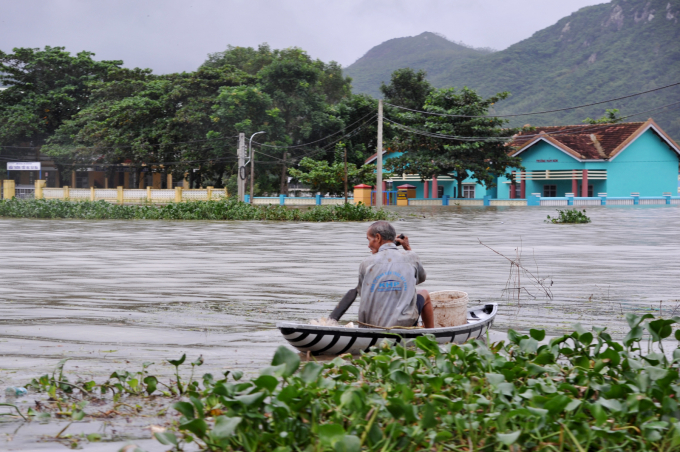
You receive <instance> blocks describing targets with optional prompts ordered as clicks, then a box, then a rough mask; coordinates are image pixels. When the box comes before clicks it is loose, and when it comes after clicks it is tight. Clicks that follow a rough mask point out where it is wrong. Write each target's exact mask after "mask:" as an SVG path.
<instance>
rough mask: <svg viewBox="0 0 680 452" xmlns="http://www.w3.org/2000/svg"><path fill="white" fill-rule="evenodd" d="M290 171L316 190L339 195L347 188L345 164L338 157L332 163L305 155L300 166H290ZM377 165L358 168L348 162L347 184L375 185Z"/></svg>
mask: <svg viewBox="0 0 680 452" xmlns="http://www.w3.org/2000/svg"><path fill="white" fill-rule="evenodd" d="M288 173H289V174H290V175H291V176H292V177H294V178H295V179H297V180H299V181H300V182H302V183H303V184H304V185H307V186H308V187H310V188H311V189H312V191H314V192H319V193H321V194H326V193H328V194H330V195H331V196H337V195H340V194H343V193H344V189H345V164H344V162H343V161H342V160H341V159H340V158H338V159H337V160H336V161H335V162H333V163H332V164H329V163H328V162H327V161H326V160H313V159H311V158H309V157H305V158H303V159H302V160H301V161H300V165H299V168H290V169H289V170H288ZM375 181H376V175H375V165H364V166H362V167H360V168H358V167H357V166H356V165H355V164H354V163H348V164H347V186H348V189H349V190H351V189H352V187H353V186H354V185H357V184H368V185H375Z"/></svg>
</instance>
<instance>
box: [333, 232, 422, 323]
mask: <svg viewBox="0 0 680 452" xmlns="http://www.w3.org/2000/svg"><path fill="white" fill-rule="evenodd" d="M366 238H367V239H368V248H369V249H370V250H371V254H372V255H371V256H369V257H367V258H366V259H364V261H363V262H362V263H361V266H360V267H359V284H358V285H357V288H356V289H352V290H350V291H349V292H348V293H347V295H345V297H344V298H343V299H342V301H340V303H339V304H338V307H337V308H336V310H335V311H333V313H332V314H331V316H330V318H331V319H335V320H338V319H339V318H340V316H342V314H343V313H344V312H345V311H346V310H347V308H349V306H350V304H351V303H352V302H353V301H354V299H355V298H356V296H357V295H359V296H361V304H360V305H359V322H360V324H362V326H367V327H370V326H378V327H392V326H406V327H412V326H417V325H418V318H419V317H422V319H423V325H424V327H425V328H434V314H433V312H432V302H431V301H430V294H429V293H428V292H427V290H417V289H416V284H420V283H422V282H424V281H425V278H426V277H427V275H426V273H425V269H423V266H422V265H421V263H420V259H419V258H418V255H417V254H416V253H415V252H413V251H411V245H410V244H409V241H408V237H406V236H404V235H400V236H399V237H397V233H396V231H395V230H394V227H392V225H391V224H390V223H389V222H387V221H377V222H375V223H373V224H372V225H371V226H370V227H369V228H368V232H367V233H366ZM398 245H401V246H402V247H403V248H404V249H403V250H400V249H399V248H398Z"/></svg>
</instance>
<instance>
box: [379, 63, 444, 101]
mask: <svg viewBox="0 0 680 452" xmlns="http://www.w3.org/2000/svg"><path fill="white" fill-rule="evenodd" d="M425 77H427V72H425V71H423V70H422V69H421V70H419V71H418V72H416V71H414V70H413V69H411V68H408V67H407V68H403V69H397V70H396V71H394V72H393V73H392V76H391V77H390V83H389V84H388V85H385V83H381V84H380V92H382V94H383V96H384V97H385V101H386V102H389V103H391V104H394V105H398V106H400V107H406V108H411V109H413V110H421V109H422V108H423V105H425V100H426V99H427V96H429V95H430V93H432V91H434V87H433V86H432V85H431V84H430V82H428V81H427V79H426V78H425Z"/></svg>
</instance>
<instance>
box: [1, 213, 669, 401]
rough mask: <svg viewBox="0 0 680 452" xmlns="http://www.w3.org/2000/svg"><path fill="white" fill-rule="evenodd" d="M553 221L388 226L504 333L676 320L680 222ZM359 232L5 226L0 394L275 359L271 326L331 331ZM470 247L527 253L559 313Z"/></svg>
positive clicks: (651, 218)
mask: <svg viewBox="0 0 680 452" xmlns="http://www.w3.org/2000/svg"><path fill="white" fill-rule="evenodd" d="M552 211H553V209H550V208H497V209H493V208H486V209H476V208H458V209H456V208H451V209H450V210H446V211H443V210H436V211H435V210H423V211H422V214H418V215H406V214H404V212H403V211H398V212H400V213H399V214H400V215H403V216H404V218H403V219H404V220H405V221H398V222H395V226H396V227H397V230H398V232H399V233H405V234H407V235H408V236H409V237H410V241H411V243H412V246H413V248H414V250H415V251H417V252H418V254H419V255H420V257H421V260H422V261H423V264H424V266H425V269H426V270H427V274H428V280H427V282H426V283H424V284H423V286H422V287H424V288H426V289H429V290H442V289H460V290H464V291H466V292H468V293H469V294H470V299H471V301H472V302H475V301H477V300H479V301H480V302H498V303H501V305H502V308H501V314H500V317H499V319H498V320H497V322H496V324H495V328H497V329H499V330H505V329H508V328H514V329H518V330H527V329H529V328H546V329H547V330H548V331H549V334H553V335H555V334H560V333H561V332H562V331H564V330H565V329H568V328H570V326H571V325H572V324H573V323H576V322H580V323H583V324H587V325H592V324H597V325H607V326H608V327H609V328H610V329H611V330H612V331H613V332H614V333H616V335H619V336H620V335H621V333H622V332H623V331H624V329H625V327H624V324H625V321H624V319H623V314H624V313H626V312H633V311H635V312H652V313H655V314H658V313H659V309H661V311H662V314H664V315H670V314H671V312H672V311H674V309H676V308H677V312H676V313H677V314H680V295H678V294H677V291H676V290H675V285H676V284H675V281H676V279H675V278H676V277H677V275H678V270H679V268H680V263H678V256H680V252H679V251H680V240H678V238H679V237H680V232H679V228H678V226H677V225H678V220H680V209H678V208H677V207H675V206H669V207H628V208H592V209H589V210H588V215H590V216H591V218H592V219H593V222H592V223H591V224H587V225H553V224H545V223H543V219H544V218H545V216H546V215H547V214H549V213H551V212H552ZM366 227H367V224H364V223H323V224H309V223H301V224H294V223H257V222H252V223H251V222H232V223H230V222H161V221H129V222H125V221H66V220H13V219H0V257H1V259H0V262H1V263H2V264H1V265H2V270H1V271H0V361H1V363H0V384H1V385H2V387H3V388H4V387H5V386H8V385H10V384H15V383H21V382H25V381H26V379H27V378H29V377H32V376H35V375H38V374H42V373H46V372H47V371H48V370H50V369H51V368H52V366H53V365H54V364H55V363H56V361H57V360H59V359H61V358H63V357H70V358H71V359H72V361H71V362H70V364H68V365H67V370H68V371H69V372H70V373H71V374H77V375H80V376H82V377H89V376H94V377H97V378H101V377H102V376H104V377H105V376H108V374H110V372H111V371H112V370H113V369H120V368H123V367H127V368H137V367H139V366H140V365H141V362H144V361H154V362H156V363H157V364H156V366H155V370H154V371H155V372H156V373H163V374H168V373H169V372H170V367H169V366H167V365H163V364H160V363H162V362H163V360H165V359H168V358H171V359H172V358H177V357H178V356H180V355H181V354H182V353H185V352H186V353H187V354H188V355H189V357H192V358H193V357H196V356H198V355H199V354H203V356H204V358H205V360H206V365H205V368H206V369H207V370H210V371H215V370H223V369H226V368H238V369H241V370H246V371H248V370H251V371H252V370H255V369H256V368H258V367H261V366H262V365H263V364H264V363H266V362H268V361H269V359H270V358H271V355H272V353H273V350H274V349H275V348H276V347H277V346H278V345H280V344H283V343H284V340H283V339H282V338H281V337H280V336H279V334H278V332H277V331H276V330H275V329H274V325H275V323H276V322H277V321H281V320H288V321H290V320H301V321H307V320H308V319H311V318H315V317H319V316H321V315H326V314H327V313H329V312H330V311H331V310H332V308H333V306H334V303H335V302H337V301H338V300H339V299H340V297H341V296H342V295H343V294H344V292H345V291H346V290H347V289H349V288H351V287H353V286H354V285H355V284H356V279H357V271H358V265H359V262H360V261H361V259H362V258H363V257H365V256H366V255H367V254H368V248H367V247H366V239H365V230H366ZM478 239H479V240H481V241H483V242H484V243H485V244H487V245H489V246H491V247H492V248H494V249H496V250H498V251H500V252H502V253H504V254H506V255H508V256H514V254H515V250H516V248H518V247H520V246H521V249H522V254H523V256H524V260H523V262H524V264H525V265H527V266H531V268H532V269H538V271H539V272H540V274H541V275H542V276H548V275H549V276H551V278H552V280H553V283H554V284H553V286H552V287H551V290H552V292H553V295H554V299H553V301H548V300H546V299H545V297H538V298H537V299H530V297H528V296H523V298H522V299H521V300H520V303H519V305H518V303H517V301H516V300H515V301H508V300H507V298H506V297H504V295H503V293H502V290H503V289H504V288H505V287H506V283H507V282H508V275H509V268H510V266H509V263H508V262H507V261H506V260H504V259H503V258H501V257H499V256H498V255H496V254H494V253H492V252H491V251H489V250H488V249H486V248H484V247H482V246H481V245H480V244H479V242H478ZM537 294H538V293H537ZM356 312H357V306H354V307H353V308H352V309H351V310H350V311H349V313H348V314H347V317H346V318H347V320H351V319H353V318H356ZM76 366H77V367H76Z"/></svg>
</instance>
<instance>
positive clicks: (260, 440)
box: [13, 314, 680, 452]
mask: <svg viewBox="0 0 680 452" xmlns="http://www.w3.org/2000/svg"><path fill="white" fill-rule="evenodd" d="M627 320H628V323H629V326H630V331H629V332H628V335H627V336H626V337H625V339H624V340H623V342H621V343H620V342H616V341H614V340H612V338H611V336H610V335H609V334H608V333H607V332H606V330H605V329H604V328H593V329H592V331H586V330H585V329H583V328H581V327H578V326H577V328H576V331H574V332H573V333H571V334H566V335H564V336H561V337H556V338H553V339H551V340H550V341H547V342H546V341H545V332H544V331H542V330H530V334H529V335H521V334H518V333H516V332H514V331H512V330H510V331H509V332H508V342H507V343H505V342H499V343H496V344H492V345H488V346H487V345H486V344H485V343H484V342H482V341H470V342H468V343H466V344H462V345H456V344H450V345H447V346H439V345H438V344H437V343H436V342H435V341H434V340H433V339H431V338H429V337H427V336H423V337H419V338H418V339H416V340H415V343H414V344H413V345H415V347H403V346H402V345H401V344H399V343H397V344H392V345H390V344H386V343H383V344H381V345H379V346H377V347H373V348H372V349H371V350H370V351H369V352H368V353H364V354H362V355H361V356H351V355H344V356H340V357H337V358H335V359H334V360H332V361H330V362H326V363H319V362H314V361H311V362H307V363H304V364H303V363H302V362H301V356H300V354H298V353H296V352H294V351H292V350H290V349H289V348H287V347H284V346H281V347H279V348H278V350H277V351H276V353H275V355H274V358H273V360H272V362H271V366H269V367H267V368H265V369H262V370H261V372H260V375H259V376H257V377H255V378H253V379H251V380H249V381H242V376H243V374H242V373H241V372H231V371H227V372H225V373H224V375H223V376H220V377H219V378H215V377H214V376H213V375H212V374H209V373H208V374H204V375H203V377H202V378H201V379H199V380H194V379H193V375H194V370H195V369H196V368H197V367H198V366H201V365H202V364H203V360H202V358H200V357H199V358H198V359H197V360H195V361H193V362H191V363H188V362H187V361H186V356H182V357H181V358H180V359H179V360H170V361H169V363H170V364H171V365H172V366H174V367H175V381H170V382H168V383H167V384H164V383H161V382H160V381H159V379H158V378H157V377H155V376H153V375H151V374H150V373H149V369H148V365H150V364H151V363H146V364H145V365H144V368H143V369H142V370H141V371H139V372H129V371H125V370H123V371H116V372H114V373H112V374H111V377H110V378H109V380H107V381H106V382H104V383H100V384H97V383H95V382H94V381H87V382H86V381H76V382H75V383H71V382H68V380H67V378H66V376H65V375H63V366H64V363H65V362H66V360H62V361H61V362H60V363H59V365H58V366H57V369H56V370H55V372H53V374H52V376H50V375H44V376H42V377H40V378H37V379H34V380H33V381H32V382H31V383H30V384H29V385H27V386H28V387H30V388H32V389H33V390H36V391H38V392H45V393H47V394H49V395H50V399H49V400H50V401H49V402H45V403H44V404H43V405H41V406H42V410H43V411H42V412H41V413H36V412H35V411H33V410H32V409H31V408H29V409H28V412H27V413H26V416H24V415H23V413H21V411H19V408H18V407H16V406H13V407H14V408H15V409H16V410H17V411H19V414H20V415H21V416H22V417H25V418H32V417H34V416H38V417H45V416H47V417H49V416H50V413H49V412H50V411H53V412H55V413H56V414H57V415H64V413H65V412H68V413H67V414H69V413H70V414H69V415H71V416H72V417H73V419H76V418H77V419H83V418H85V417H87V416H89V414H87V413H86V412H85V409H86V406H87V401H88V400H95V399H98V398H99V397H108V395H109V394H113V401H114V402H115V403H118V404H122V405H126V403H128V404H129V403H140V402H141V401H140V398H142V399H143V398H145V397H149V398H152V399H156V398H158V397H165V398H168V399H169V400H173V401H174V403H173V404H172V407H173V408H174V413H175V417H174V419H175V421H172V422H168V424H167V425H168V428H165V427H163V428H157V429H156V430H154V431H153V435H154V437H155V438H156V439H157V440H158V441H159V442H161V443H162V444H164V445H166V446H168V447H169V448H171V449H172V450H182V449H183V448H184V446H185V445H187V444H191V445H190V448H191V449H192V450H194V449H195V448H196V446H198V448H200V449H201V450H210V451H248V452H255V451H261V450H262V451H264V450H273V451H275V452H287V451H291V452H292V451H302V450H304V451H310V452H312V451H336V452H358V451H360V450H370V451H379V450H380V451H393V450H397V451H416V450H421V449H428V450H437V451H443V450H452V451H468V452H471V451H495V450H512V451H519V450H522V451H543V450H551V451H579V452H585V451H601V450H612V451H614V450H616V451H677V450H680V409H679V407H678V403H677V399H678V397H679V396H680V384H679V383H680V381H679V380H678V368H679V366H680V347H678V346H677V345H676V348H675V349H674V350H672V351H671V350H664V343H663V342H662V341H664V340H665V339H666V342H665V345H666V346H668V344H671V343H672V341H669V340H667V339H668V338H669V337H670V336H671V334H672V333H673V325H674V324H676V323H680V317H674V318H672V319H663V318H658V319H655V318H654V317H653V316H652V315H649V314H648V315H645V316H642V317H638V316H635V315H633V314H629V315H628V316H627ZM396 338H398V336H396ZM675 339H677V340H678V341H680V330H676V331H675ZM187 364H190V366H191V369H190V376H189V377H188V378H187V377H186V374H187V371H185V370H181V369H180V367H182V366H186V365H187ZM97 394H101V395H97ZM129 398H131V399H129ZM178 398H179V400H178ZM128 400H136V402H128ZM141 403H142V404H143V402H141ZM114 406H115V405H114ZM65 407H69V408H65Z"/></svg>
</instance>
